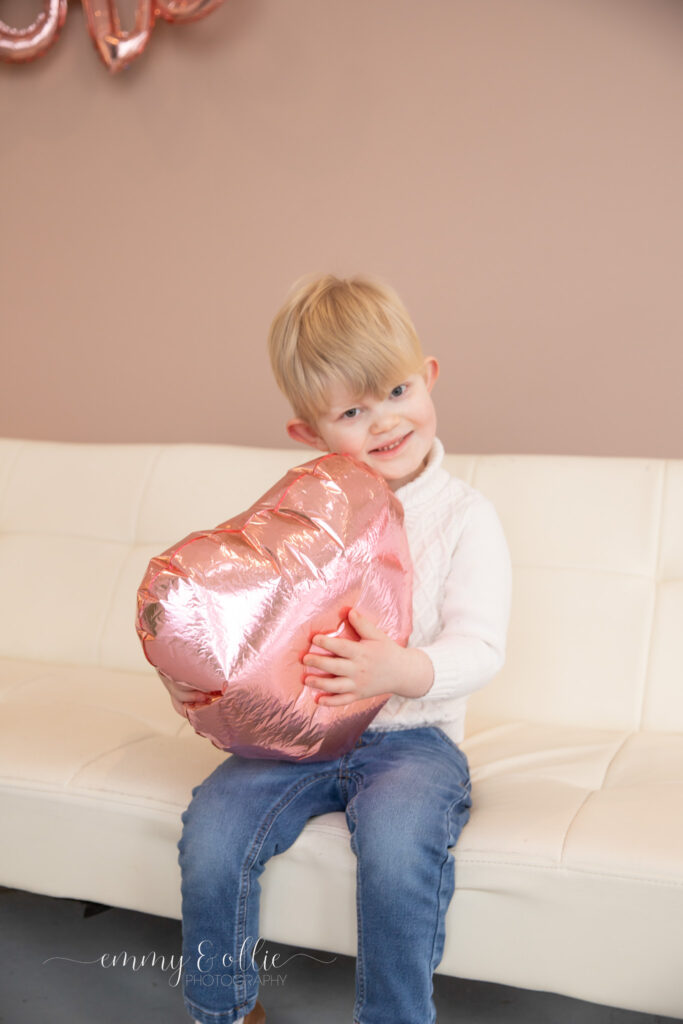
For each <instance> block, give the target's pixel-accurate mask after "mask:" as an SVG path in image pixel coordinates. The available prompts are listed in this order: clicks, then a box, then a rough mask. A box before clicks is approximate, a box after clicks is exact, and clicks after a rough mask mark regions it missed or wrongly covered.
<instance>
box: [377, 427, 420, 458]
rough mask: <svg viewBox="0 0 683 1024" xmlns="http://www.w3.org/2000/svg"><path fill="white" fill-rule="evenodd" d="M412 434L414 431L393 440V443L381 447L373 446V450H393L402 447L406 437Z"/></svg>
mask: <svg viewBox="0 0 683 1024" xmlns="http://www.w3.org/2000/svg"><path fill="white" fill-rule="evenodd" d="M410 434H412V431H410V433H408V434H404V435H403V437H399V438H398V440H396V441H392V443H391V444H385V445H383V446H382V447H381V448H373V449H372V452H373V453H374V452H393V451H395V450H396V449H397V448H400V446H401V445H402V444H403V442H404V441H405V440H406V438H408V437H410Z"/></svg>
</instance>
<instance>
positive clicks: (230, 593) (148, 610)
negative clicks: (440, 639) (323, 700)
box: [137, 453, 412, 761]
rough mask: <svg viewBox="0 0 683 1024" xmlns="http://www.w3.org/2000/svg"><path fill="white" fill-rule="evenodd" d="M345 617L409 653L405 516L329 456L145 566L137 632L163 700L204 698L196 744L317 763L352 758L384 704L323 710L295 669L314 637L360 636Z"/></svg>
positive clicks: (190, 710)
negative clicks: (184, 695)
mask: <svg viewBox="0 0 683 1024" xmlns="http://www.w3.org/2000/svg"><path fill="white" fill-rule="evenodd" d="M353 606H358V607H359V610H360V611H361V612H363V613H364V614H366V615H367V616H368V617H369V618H371V619H372V620H373V621H374V622H375V623H376V624H377V625H378V626H379V627H380V629H382V630H384V632H386V633H387V634H388V635H389V636H391V637H392V638H393V639H394V640H396V641H397V642H399V643H401V644H405V643H407V640H408V637H409V636H410V631H411V615H412V565H411V562H410V554H409V549H408V542H407V538H406V534H405V531H404V529H403V507H402V505H401V503H400V502H399V501H398V499H397V498H396V497H395V495H394V494H393V493H392V491H391V490H390V488H389V486H388V484H387V483H386V481H385V480H384V479H383V478H382V477H381V476H379V474H377V473H375V472H374V471H373V470H372V469H370V468H369V467H368V466H366V465H364V464H363V463H361V462H359V461H357V460H356V459H354V458H352V457H351V456H346V455H336V454H333V453H332V454H328V455H323V456H321V457H319V458H317V459H314V460H313V461H311V462H307V463H305V464H304V465H302V466H298V467H296V468H294V469H292V470H290V471H289V473H287V474H286V475H285V476H284V477H283V478H282V480H280V481H279V482H278V483H277V484H275V485H274V487H272V488H271V489H270V490H269V491H268V492H267V493H266V494H265V495H263V497H262V498H260V499H259V501H257V502H256V503H255V504H254V505H252V507H251V508H250V509H248V510H247V511H246V512H243V513H242V514H241V515H239V516H236V517H235V518H233V519H230V520H228V521H227V522H225V523H222V524H221V525H220V526H217V527H216V528H215V529H214V530H208V531H206V532H197V533H191V534H190V535H189V536H188V537H186V538H185V539H184V540H182V541H180V542H179V543H178V544H175V545H173V546H172V547H170V548H169V549H168V550H167V551H165V552H164V553H163V554H162V555H160V556H159V557H157V558H153V559H152V560H151V562H150V563H149V566H148V569H147V572H146V574H145V577H144V579H143V581H142V583H141V585H140V588H139V590H138V615H137V631H138V635H139V637H140V640H141V641H142V646H143V649H144V652H145V656H146V657H147V659H148V661H149V662H150V663H151V664H152V665H154V666H155V668H156V669H157V670H158V671H159V674H160V675H161V676H162V678H164V677H165V680H166V682H167V685H168V689H169V691H170V692H171V695H172V697H173V695H174V686H175V687H176V689H175V694H176V696H177V695H178V694H179V693H180V692H181V691H183V690H185V692H188V690H194V691H201V694H202V695H204V696H203V699H202V700H200V701H198V702H197V703H192V704H188V705H186V706H185V710H186V711H187V717H188V719H189V721H190V722H191V724H192V725H193V726H194V728H195V729H196V731H197V732H198V733H200V735H202V736H207V737H208V738H209V739H211V740H212V742H213V743H214V744H215V745H216V746H218V747H220V748H222V749H224V750H231V751H233V752H234V753H238V754H241V755H242V756H244V757H263V758H279V759H281V760H287V761H324V760H329V759H332V758H335V757H338V756H340V755H341V754H343V753H344V752H346V751H347V750H350V749H351V747H352V746H353V744H354V743H355V741H356V740H357V738H358V737H359V736H360V734H361V733H362V732H363V731H364V730H365V729H366V728H367V726H368V724H369V723H370V722H371V721H372V719H373V718H374V716H375V715H376V714H377V712H378V711H379V709H380V708H381V707H382V706H383V705H384V704H385V703H386V701H387V700H388V698H389V696H390V695H389V694H382V695H378V696H376V697H371V698H366V699H364V700H357V701H354V702H353V703H351V704H348V705H345V706H343V707H331V706H327V707H326V706H324V705H319V704H317V703H316V701H315V696H316V694H317V693H319V690H317V689H314V688H312V687H310V686H306V685H304V682H303V680H304V675H309V674H312V673H311V670H310V669H308V668H305V667H304V665H303V664H302V661H301V659H302V657H303V655H304V654H306V653H307V651H308V650H310V649H315V648H312V646H311V641H312V638H313V636H314V635H316V634H318V633H327V634H330V635H331V634H335V635H337V636H341V635H344V636H349V637H352V638H354V639H357V635H356V634H355V632H354V631H353V629H352V627H351V626H350V624H349V622H348V619H347V615H348V612H349V610H350V608H351V607H353ZM323 653H326V654H327V653H328V652H323ZM197 695H198V696H199V694H197ZM173 703H174V707H176V709H177V710H180V711H183V705H182V704H181V703H180V701H178V700H177V699H174V701H173Z"/></svg>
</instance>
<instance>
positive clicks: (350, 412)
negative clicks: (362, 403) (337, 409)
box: [342, 409, 360, 420]
mask: <svg viewBox="0 0 683 1024" xmlns="http://www.w3.org/2000/svg"><path fill="white" fill-rule="evenodd" d="M359 411H360V410H359V409H347V410H346V412H343V413H342V419H347V420H355V418H356V413H357V412H359Z"/></svg>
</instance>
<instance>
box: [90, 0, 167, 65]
mask: <svg viewBox="0 0 683 1024" xmlns="http://www.w3.org/2000/svg"><path fill="white" fill-rule="evenodd" d="M83 7H84V8H85V14H86V20H87V23H88V31H89V32H90V36H91V38H92V41H93V43H94V44H95V48H96V50H97V52H98V53H99V55H100V57H101V58H102V60H103V61H104V63H105V64H106V65H107V67H108V68H109V70H110V71H112V72H116V71H121V70H122V69H123V68H125V67H126V66H127V65H128V64H130V62H131V61H132V60H135V58H136V57H139V56H140V54H141V53H142V51H143V50H144V49H145V47H146V46H147V43H148V42H149V37H150V36H151V34H152V29H153V28H154V21H155V19H156V11H155V7H154V3H153V0H137V3H136V6H135V27H134V28H133V30H132V32H128V31H124V30H123V29H122V28H121V22H120V19H119V12H118V9H117V7H116V0H83Z"/></svg>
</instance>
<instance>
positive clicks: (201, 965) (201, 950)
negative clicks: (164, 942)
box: [43, 935, 337, 988]
mask: <svg viewBox="0 0 683 1024" xmlns="http://www.w3.org/2000/svg"><path fill="white" fill-rule="evenodd" d="M251 938H252V937H251V935H249V936H247V938H246V939H245V940H244V942H243V943H242V947H241V949H240V953H239V956H238V957H237V960H236V961H235V958H234V957H233V956H232V955H231V954H229V953H223V954H221V953H220V951H217V950H215V948H214V944H213V943H212V942H211V941H210V939H202V941H201V942H200V943H199V944H198V946H197V954H196V956H190V957H184V956H182V955H176V954H170V955H169V954H166V953H157V952H156V951H155V950H150V952H149V953H143V954H139V953H129V952H128V951H127V950H121V951H120V952H118V953H102V954H101V955H100V956H98V957H95V959H94V960H77V959H75V958H74V957H70V956H50V957H48V958H47V960H43V965H45V964H48V963H50V962H51V961H52V960H65V961H67V962H68V963H72V964H88V965H91V964H99V965H100V967H104V968H105V970H109V969H111V968H112V967H127V968H129V969H130V970H132V971H134V972H137V971H141V970H142V968H143V967H156V968H158V969H159V970H161V972H162V973H164V974H166V973H168V984H169V985H170V986H171V987H172V988H175V987H176V986H177V985H178V984H179V983H180V981H181V978H182V977H183V974H184V975H185V979H186V981H187V983H188V984H195V985H201V986H202V987H204V988H208V987H210V986H219V987H228V986H230V985H235V984H238V983H239V982H246V981H248V980H249V981H251V982H252V983H253V977H252V978H250V977H249V975H247V974H245V971H246V969H247V966H250V967H252V968H253V969H254V970H256V971H259V984H261V985H278V986H279V985H284V983H285V980H286V978H287V975H286V974H279V973H278V974H272V973H270V972H272V971H274V970H280V969H281V968H283V967H285V966H286V965H287V964H288V963H289V961H290V960H294V959H295V958H296V957H298V956H305V957H307V958H308V959H309V960H316V961H317V962H318V963H325V964H331V963H334V961H335V960H336V959H337V958H336V957H332V959H331V960H321V959H319V957H316V956H312V955H311V954H309V953H293V954H292V955H291V956H289V957H287V959H286V960H285V961H284V963H280V960H281V959H282V957H281V954H280V953H273V954H271V953H270V951H269V950H266V951H265V953H264V955H263V962H262V963H261V965H260V967H259V964H257V962H256V955H257V953H259V952H260V951H261V949H262V947H263V946H264V945H265V940H264V939H261V938H258V936H257V938H256V941H255V943H254V945H253V948H252V950H251V954H250V953H249V943H250V942H251ZM225 968H232V970H231V971H227V972H226V971H225ZM261 969H262V970H263V971H264V972H266V973H264V974H261V973H260V970H261Z"/></svg>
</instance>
